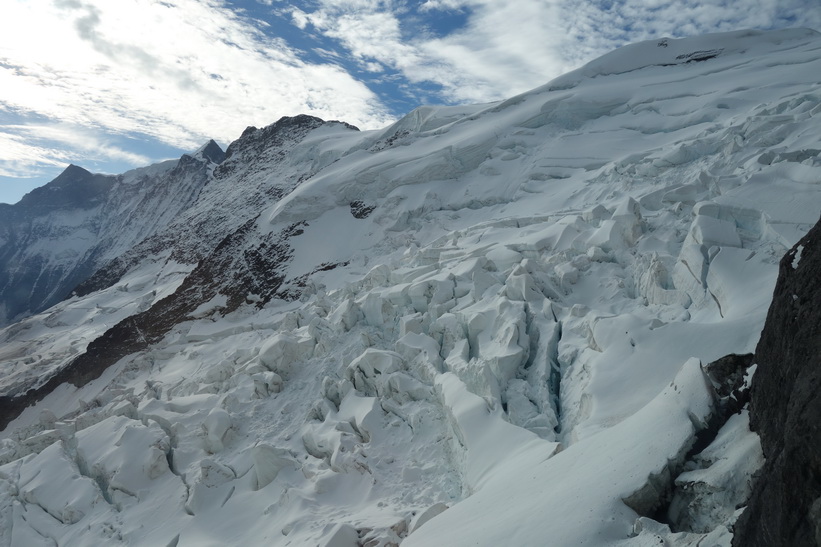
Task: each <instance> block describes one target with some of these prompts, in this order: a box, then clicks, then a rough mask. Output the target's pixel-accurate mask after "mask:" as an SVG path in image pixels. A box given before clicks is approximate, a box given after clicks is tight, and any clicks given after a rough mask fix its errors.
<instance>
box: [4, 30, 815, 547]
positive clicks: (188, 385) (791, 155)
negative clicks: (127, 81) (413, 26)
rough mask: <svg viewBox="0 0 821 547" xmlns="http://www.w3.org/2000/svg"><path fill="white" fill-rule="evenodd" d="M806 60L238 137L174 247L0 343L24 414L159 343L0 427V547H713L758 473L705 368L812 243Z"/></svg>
mask: <svg viewBox="0 0 821 547" xmlns="http://www.w3.org/2000/svg"><path fill="white" fill-rule="evenodd" d="M819 51H821V36H819V35H818V34H817V33H815V32H813V31H808V30H792V31H776V32H770V33H758V32H738V33H729V34H722V35H713V36H707V37H698V38H690V39H686V40H665V41H658V42H647V43H642V44H637V45H634V46H629V47H628V48H624V49H622V50H618V51H616V52H613V53H611V54H609V55H607V56H605V57H603V58H602V59H600V60H598V61H595V62H593V63H591V64H590V65H588V66H587V67H584V68H582V69H580V70H578V71H575V72H573V73H571V74H568V75H566V76H564V77H561V78H559V79H557V80H555V81H553V82H551V83H549V84H548V85H546V86H545V87H543V88H540V89H537V90H534V91H532V92H530V93H526V94H523V95H521V96H519V97H515V98H512V99H510V100H508V101H504V102H501V103H498V104H493V105H481V106H474V107H471V106H466V107H447V108H433V107H425V108H420V109H418V110H416V111H414V112H413V113H411V114H409V115H408V116H407V117H405V118H403V119H402V120H400V121H399V122H397V123H396V124H395V125H394V126H391V127H389V128H387V129H385V130H383V131H374V132H361V133H360V132H356V131H353V130H352V129H351V128H349V127H347V126H344V125H343V124H323V123H321V122H319V121H310V123H308V124H307V125H306V124H304V123H303V124H302V125H300V127H301V129H300V130H299V133H298V137H293V138H292V139H291V140H289V141H287V142H286V141H284V140H283V139H280V138H279V137H277V138H273V139H272V140H266V139H267V138H268V137H270V135H277V133H276V131H274V130H273V129H269V128H266V129H263V130H253V131H252V130H249V131H247V132H246V134H244V136H243V139H244V140H243V139H240V141H238V143H239V144H236V143H235V144H236V145H232V147H233V148H229V159H228V160H226V162H224V163H223V164H221V165H220V167H218V168H216V169H215V170H214V174H213V176H214V177H221V176H222V177H225V178H224V179H215V180H218V181H219V182H222V183H224V184H212V183H209V184H208V185H206V186H205V188H204V189H203V191H202V192H201V194H200V196H199V198H198V200H197V201H196V203H195V204H194V205H193V206H192V207H191V209H190V210H189V212H187V213H184V215H183V220H181V221H179V226H185V225H186V223H187V226H188V227H187V228H179V229H180V230H181V231H180V232H179V234H180V236H179V238H178V239H179V240H180V241H173V239H174V238H172V237H170V236H168V235H163V234H160V235H159V236H158V237H159V240H161V241H172V242H173V244H174V245H177V247H174V246H172V247H167V248H162V249H160V250H158V251H157V252H156V253H155V254H153V255H146V257H145V259H142V260H139V261H136V260H135V261H126V262H123V263H127V264H132V266H130V267H129V268H127V271H126V272H125V273H124V275H120V276H119V277H117V276H114V277H116V279H114V280H113V281H111V282H110V283H108V284H107V286H99V287H94V288H93V289H89V292H87V293H85V294H84V296H75V297H74V298H72V299H70V300H67V301H65V302H62V303H60V304H58V305H57V306H55V307H53V308H51V309H49V310H47V311H46V312H44V313H43V314H41V315H38V316H34V317H32V318H29V319H26V320H24V321H22V322H19V323H17V324H14V325H11V326H9V327H7V328H6V329H4V330H3V331H2V333H0V337H1V338H2V340H3V344H4V347H6V348H7V350H6V353H5V355H7V358H6V359H5V360H4V362H3V363H2V367H3V376H4V377H5V378H13V379H14V386H16V387H15V388H17V387H19V386H21V385H27V384H26V382H29V383H30V385H39V384H38V383H37V381H36V376H42V377H46V376H48V375H49V374H51V373H53V371H54V370H56V368H58V367H60V366H64V365H65V363H66V362H67V360H68V358H69V357H70V356H71V355H74V354H78V353H79V354H82V352H83V351H85V348H86V346H87V345H88V344H89V343H90V341H91V340H94V339H97V338H98V337H100V336H101V335H102V334H103V333H104V332H110V329H111V327H112V325H113V324H115V323H116V324H117V325H121V330H123V332H126V333H134V332H136V333H137V334H138V335H140V336H142V333H143V330H141V329H140V328H138V327H137V326H138V325H160V324H161V325H163V328H162V329H161V330H157V331H155V332H153V333H150V340H140V344H142V345H140V346H139V347H138V350H136V351H134V352H131V353H129V354H128V355H126V356H125V357H123V358H119V357H118V359H117V360H115V361H113V362H112V366H110V367H108V368H106V369H105V370H104V371H103V372H102V375H100V376H99V377H98V378H96V379H94V380H91V381H89V382H87V383H83V385H81V386H80V387H75V386H72V385H71V384H63V385H61V386H60V387H58V388H57V389H56V390H54V391H53V392H52V393H50V394H49V395H47V396H46V397H45V398H43V399H42V400H41V401H39V402H38V403H37V404H36V405H34V406H31V407H29V408H28V409H26V410H25V411H24V412H23V413H22V414H21V415H20V416H19V417H17V418H16V419H14V420H13V421H12V422H11V423H10V424H9V426H8V427H7V428H6V429H5V431H4V432H3V433H2V440H0V492H1V493H2V494H0V545H54V544H60V545H99V544H109V545H116V544H122V545H152V546H153V545H179V546H182V545H209V544H213V545H224V544H232V543H233V544H236V543H249V544H261V543H268V544H273V545H315V544H318V545H323V546H333V547H346V546H354V545H367V546H368V547H377V546H382V547H387V546H388V545H398V544H399V543H402V544H408V545H503V544H509V545H514V544H515V545H557V546H562V545H648V546H649V545H657V544H659V542H660V541H662V542H667V543H668V544H671V545H679V546H685V545H696V544H700V545H702V546H704V545H729V544H730V541H731V538H732V524H733V522H734V521H735V519H736V518H737V517H738V514H739V512H740V509H739V508H740V507H741V506H743V504H744V503H745V499H746V497H747V496H748V495H749V492H750V485H751V477H752V475H753V474H754V472H755V471H756V470H757V469H758V468H759V467H760V466H761V464H762V461H763V460H762V456H761V448H760V445H759V443H758V437H757V436H756V435H754V434H752V433H750V432H749V428H748V416H747V411H746V410H744V409H743V408H742V409H741V412H740V413H738V414H735V413H734V412H735V411H736V410H738V409H737V408H735V407H732V403H731V401H730V399H731V398H732V399H734V400H738V397H740V396H741V395H740V393H741V392H740V391H739V392H738V394H736V395H734V394H733V393H725V392H724V391H722V390H723V389H724V388H723V387H722V385H723V384H722V382H725V381H729V383H730V384H738V386H743V385H744V374H745V373H744V368H743V367H746V365H748V364H749V362H747V361H744V360H743V359H742V360H741V361H740V362H742V361H743V362H744V365H743V366H742V367H741V369H740V370H735V371H734V373H733V374H734V376H733V378H730V379H729V380H728V379H727V378H725V377H720V378H719V377H715V375H713V378H709V377H708V376H707V375H706V374H705V372H704V369H705V367H706V369H707V370H708V372H709V371H710V370H711V368H710V367H707V364H708V363H711V362H713V361H716V360H717V359H719V358H720V357H723V356H725V355H727V354H731V353H737V354H745V353H750V352H751V351H753V349H754V348H755V345H756V343H757V341H758V338H759V333H760V332H761V328H762V326H763V324H764V319H765V316H766V312H767V307H768V305H769V302H770V299H771V295H772V290H773V286H774V284H775V279H776V275H777V273H778V261H779V259H780V258H781V256H783V255H784V253H785V252H786V251H787V249H788V248H789V247H790V246H792V245H793V244H794V243H795V242H796V241H798V239H800V238H801V236H802V235H803V234H805V233H806V232H807V231H808V230H809V228H810V226H811V225H813V224H814V223H815V221H816V220H817V218H818V210H819V203H821V185H819V181H821V159H820V158H819V150H821V138H819V136H818V132H817V130H816V128H817V125H818V115H819V113H821V92H819V90H818V87H817V81H816V80H817V78H816V76H815V75H817V74H819V73H821V61H819V56H818V52H819ZM705 52H707V53H705ZM774 82H777V85H776V84H775V83H774ZM288 123H289V122H281V123H280V126H286V125H288ZM292 125H293V124H292ZM272 127H274V126H272ZM243 142H244V143H245V145H243V144H242V143H243ZM283 143H284V144H283ZM243 146H245V148H243ZM283 147H285V148H283ZM283 150H285V151H284V152H283ZM232 158H233V159H232ZM243 158H245V159H243ZM274 186H276V188H275V189H276V192H267V193H266V189H268V188H272V187H274ZM248 196H253V198H254V199H253V200H252V201H249V200H248ZM265 196H268V197H267V198H265ZM209 208H210V209H209ZM234 208H236V211H237V215H236V219H233V215H232V214H231V211H233V210H234ZM209 211H214V214H215V215H217V216H218V217H219V218H220V222H219V223H218V224H209V223H208V222H207V221H205V220H202V219H207V218H209ZM186 215H187V216H186ZM209 230H215V231H216V230H219V231H220V237H222V236H223V235H224V234H228V236H227V237H226V238H225V239H224V240H222V241H220V240H219V239H218V238H216V237H215V234H214V233H212V232H210V231H209ZM180 247H184V249H182V250H180ZM186 256H188V257H194V258H195V259H196V260H195V261H198V262H197V265H196V268H195V267H194V266H193V265H191V264H182V263H180V262H179V261H183V262H184V257H186ZM220 268H222V269H224V270H229V271H228V273H227V274H226V275H222V274H221V270H220ZM109 277H111V276H109ZM169 310H170V311H169ZM171 312H173V314H172V313H171ZM132 314H133V315H132ZM137 314H140V315H139V319H129V318H130V317H136V316H137ZM129 321H130V322H129ZM132 324H133V325H134V326H133V327H132V326H129V325H132ZM128 329H131V330H128ZM135 329H136V330H135ZM146 336H148V334H147V335H146ZM135 347H137V346H135ZM717 368H719V367H715V366H714V367H713V369H717ZM751 370H752V369H751ZM749 374H752V372H749ZM78 383H82V382H78ZM738 386H736V387H738ZM730 407H732V411H726V409H727V408H730ZM716 417H719V418H720V419H717V418H716Z"/></svg>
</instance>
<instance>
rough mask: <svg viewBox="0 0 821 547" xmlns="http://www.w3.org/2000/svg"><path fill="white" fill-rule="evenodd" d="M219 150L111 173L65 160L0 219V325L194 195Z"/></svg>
mask: <svg viewBox="0 0 821 547" xmlns="http://www.w3.org/2000/svg"><path fill="white" fill-rule="evenodd" d="M223 155H224V154H223V152H222V150H221V149H220V148H219V146H218V145H217V144H216V143H214V142H213V141H211V142H209V143H208V144H207V145H205V146H203V148H202V149H200V150H198V151H197V152H196V153H194V154H193V155H188V154H186V155H183V156H182V158H180V160H178V161H167V162H163V163H160V164H157V165H154V166H151V167H146V168H142V169H135V170H132V171H129V172H127V173H124V174H122V175H119V176H116V177H115V176H105V175H93V174H91V173H89V172H88V171H86V170H85V169H83V168H81V167H78V166H75V165H71V166H69V167H68V168H67V169H66V170H65V171H64V172H63V173H62V174H61V175H60V176H59V177H57V178H56V179H55V180H54V181H52V182H51V183H49V184H47V185H46V186H44V187H42V188H37V189H35V190H34V191H32V192H31V193H29V194H27V195H26V196H24V197H23V199H22V200H21V201H20V202H19V203H17V204H15V205H2V209H3V211H4V214H3V215H2V219H0V325H5V324H8V323H10V322H12V321H13V320H15V319H20V318H22V317H24V316H26V315H31V314H32V313H36V312H40V311H42V310H44V309H45V308H48V307H50V306H51V305H53V304H55V303H57V302H59V301H61V300H63V299H65V298H66V297H67V296H68V295H69V294H70V293H71V291H72V289H74V287H75V286H76V285H77V284H78V283H80V282H82V281H84V280H85V279H86V278H87V277H88V276H89V275H91V274H93V273H94V272H95V271H96V270H97V269H99V268H100V267H101V266H103V265H105V264H106V263H108V262H109V261H110V260H112V259H114V258H116V257H118V256H120V255H121V254H123V253H124V252H125V251H127V250H128V249H130V248H132V247H133V246H134V245H136V244H137V243H139V242H140V241H142V240H143V239H145V238H146V237H148V236H150V235H151V234H152V233H154V232H156V231H158V230H160V229H162V228H163V227H165V226H166V225H167V224H168V223H169V222H171V220H173V219H174V218H175V217H176V216H177V215H178V214H179V213H180V212H181V211H183V210H185V209H186V208H187V207H188V206H189V205H190V204H191V203H193V202H194V200H195V199H196V197H197V194H198V192H199V190H200V189H201V188H202V187H203V185H204V184H205V183H206V182H207V180H208V176H209V174H210V172H211V171H212V170H213V168H214V167H215V166H216V164H217V163H219V162H220V161H222V157H223Z"/></svg>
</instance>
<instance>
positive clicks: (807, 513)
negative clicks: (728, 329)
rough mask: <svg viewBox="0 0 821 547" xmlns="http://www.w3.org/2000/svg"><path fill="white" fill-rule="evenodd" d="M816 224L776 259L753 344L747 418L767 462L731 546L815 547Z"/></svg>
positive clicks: (819, 509)
mask: <svg viewBox="0 0 821 547" xmlns="http://www.w3.org/2000/svg"><path fill="white" fill-rule="evenodd" d="M819 326H821V221H819V223H818V224H816V225H815V227H814V228H812V230H810V232H809V233H808V234H807V235H806V236H805V237H804V238H803V239H802V240H801V241H799V242H798V243H797V244H796V245H795V247H793V248H792V249H791V250H790V251H789V252H788V253H787V254H786V255H785V256H784V258H783V259H782V260H781V265H780V267H779V275H778V282H777V284H776V287H775V292H774V294H773V302H772V304H771V306H770V310H769V312H768V314H767V321H766V324H765V326H764V330H763V331H762V333H761V339H760V341H759V343H758V346H757V347H756V352H755V362H756V363H757V364H758V369H757V370H756V372H755V377H754V379H753V386H752V393H751V411H750V417H751V420H750V423H751V427H752V429H753V430H755V431H757V432H758V434H759V435H760V436H761V447H762V449H763V451H764V456H765V458H766V463H765V465H764V468H763V469H762V470H761V475H760V477H759V478H758V481H757V483H756V486H755V488H754V490H753V494H752V496H751V498H750V500H749V503H748V505H747V509H746V510H745V511H744V513H743V514H742V515H741V517H740V518H739V520H738V522H737V523H736V526H735V533H734V538H733V545H734V546H737V547H754V546H761V547H765V546H766V547H776V546H789V547H801V546H805V545H821V334H820V333H819Z"/></svg>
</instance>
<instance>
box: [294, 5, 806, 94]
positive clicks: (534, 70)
mask: <svg viewBox="0 0 821 547" xmlns="http://www.w3.org/2000/svg"><path fill="white" fill-rule="evenodd" d="M356 4H357V8H356V9H355V10H354V9H351V8H350V6H349V3H347V2H341V1H339V0H320V1H319V2H318V4H317V8H316V9H315V10H314V11H312V12H304V11H301V12H300V16H299V17H300V19H299V21H300V24H301V25H303V27H302V28H304V27H307V26H308V24H310V25H313V26H314V27H315V28H316V29H317V30H318V31H319V32H321V33H323V34H324V35H325V36H327V37H329V38H333V39H335V40H338V41H339V42H340V44H342V46H343V47H345V48H346V49H347V50H348V51H350V52H351V54H352V55H353V56H354V57H356V58H357V59H359V60H361V61H364V62H378V63H381V64H383V65H384V66H386V67H390V68H391V69H393V70H397V71H399V72H400V73H401V74H402V75H403V76H404V77H405V78H407V79H408V80H409V81H410V82H423V81H427V82H433V83H436V84H439V85H440V86H442V89H443V98H445V99H448V100H451V101H457V102H482V101H490V100H497V99H501V98H505V97H509V96H511V95H514V94H516V93H519V92H523V91H526V90H528V89H531V88H533V87H537V86H539V85H541V84H543V83H546V82H547V81H549V80H550V79H552V78H554V77H556V76H559V75H560V74H562V73H564V72H566V71H568V70H570V69H573V68H576V67H578V66H580V65H581V64H583V63H584V62H586V61H589V60H592V59H593V58H595V57H597V56H599V55H602V54H604V53H606V52H608V51H610V50H612V49H614V48H617V47H619V46H622V45H625V44H627V43H631V42H635V41H640V40H645V39H651V38H654V37H658V36H661V35H667V36H672V37H681V36H687V35H695V34H703V33H707V32H718V31H727V30H737V29H743V28H780V27H785V26H802V25H803V26H810V27H814V28H821V9H819V8H818V7H817V0H737V1H735V2H727V1H726V0H698V1H696V0H688V1H681V0H622V1H620V2H612V1H610V0H586V1H579V0H518V1H517V2H499V1H498V0H427V1H426V2H424V3H422V4H421V5H420V6H419V7H418V8H417V9H418V14H420V16H424V15H425V14H428V15H430V16H435V15H436V13H435V12H436V11H437V10H458V11H460V12H461V13H464V14H465V15H466V24H465V26H464V28H461V29H456V30H454V31H452V32H450V33H448V34H446V35H444V36H441V37H433V38H432V37H430V36H425V35H421V34H416V35H408V34H407V30H406V29H405V28H404V27H403V24H404V23H405V20H406V17H405V16H406V14H405V11H406V10H407V7H406V5H405V4H404V3H402V2H391V1H387V0H386V1H383V2H377V1H364V0H360V1H358V2H356Z"/></svg>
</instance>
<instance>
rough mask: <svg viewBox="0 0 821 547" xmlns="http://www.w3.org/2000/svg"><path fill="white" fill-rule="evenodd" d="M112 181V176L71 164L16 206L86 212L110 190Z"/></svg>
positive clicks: (24, 197)
mask: <svg viewBox="0 0 821 547" xmlns="http://www.w3.org/2000/svg"><path fill="white" fill-rule="evenodd" d="M113 180H114V177H112V176H109V175H100V174H94V173H92V172H91V171H88V170H87V169H84V168H82V167H80V166H79V165H75V164H73V163H72V164H69V166H68V167H66V168H65V170H63V172H62V173H60V174H59V175H58V176H57V178H55V179H54V180H52V181H51V182H49V183H48V184H46V185H45V186H41V187H40V188H35V189H34V190H32V191H31V192H29V193H28V194H26V195H25V196H23V199H21V200H20V202H19V205H20V206H21V207H24V208H33V209H38V210H41V209H42V210H50V209H54V208H59V207H68V208H73V207H79V208H81V209H87V208H90V207H93V206H95V205H96V204H97V202H98V198H99V197H100V196H101V195H103V194H104V193H105V192H107V191H108V190H109V189H110V188H111V183H112V181H113Z"/></svg>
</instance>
